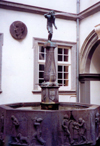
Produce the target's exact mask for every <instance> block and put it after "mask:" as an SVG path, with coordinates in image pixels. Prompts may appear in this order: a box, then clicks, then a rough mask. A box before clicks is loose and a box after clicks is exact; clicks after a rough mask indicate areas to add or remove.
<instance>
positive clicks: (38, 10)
mask: <svg viewBox="0 0 100 146" xmlns="http://www.w3.org/2000/svg"><path fill="white" fill-rule="evenodd" d="M0 8H2V9H7V10H15V11H22V12H28V13H35V14H40V15H44V14H45V13H47V12H48V11H50V10H51V9H47V8H42V7H36V6H30V5H25V4H19V3H14V2H7V1H0ZM54 11H55V12H56V13H59V14H57V16H56V18H60V19H68V20H74V21H76V19H77V14H72V13H67V12H62V11H57V10H54Z"/></svg>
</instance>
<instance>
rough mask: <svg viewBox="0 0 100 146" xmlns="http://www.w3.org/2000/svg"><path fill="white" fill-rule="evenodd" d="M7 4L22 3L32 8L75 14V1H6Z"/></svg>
mask: <svg viewBox="0 0 100 146" xmlns="http://www.w3.org/2000/svg"><path fill="white" fill-rule="evenodd" d="M6 1H9V2H16V3H22V4H27V5H32V6H38V7H43V8H49V9H54V10H59V11H65V12H70V13H76V0H59V1H58V0H51V1H50V0H24V1H23V0H6Z"/></svg>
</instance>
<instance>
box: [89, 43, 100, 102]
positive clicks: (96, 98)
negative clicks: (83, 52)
mask: <svg viewBox="0 0 100 146" xmlns="http://www.w3.org/2000/svg"><path fill="white" fill-rule="evenodd" d="M90 73H97V74H100V45H99V46H98V47H97V48H96V50H95V52H94V54H93V57H92V60H91V65H90ZM90 102H91V103H92V104H99V105H100V81H91V82H90Z"/></svg>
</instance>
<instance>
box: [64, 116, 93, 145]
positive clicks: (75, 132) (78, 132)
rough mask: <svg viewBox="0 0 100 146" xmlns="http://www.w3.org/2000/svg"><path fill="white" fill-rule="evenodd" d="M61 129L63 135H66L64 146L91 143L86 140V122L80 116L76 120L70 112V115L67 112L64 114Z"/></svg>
mask: <svg viewBox="0 0 100 146" xmlns="http://www.w3.org/2000/svg"><path fill="white" fill-rule="evenodd" d="M62 129H63V131H64V136H65V137H66V141H65V143H64V146H71V145H75V146H78V145H84V144H91V143H92V142H89V141H87V138H86V122H85V120H84V119H83V118H81V117H80V118H79V119H78V121H76V120H75V119H74V117H73V115H72V113H71V116H70V117H69V116H68V115H67V114H66V115H64V117H63V121H62Z"/></svg>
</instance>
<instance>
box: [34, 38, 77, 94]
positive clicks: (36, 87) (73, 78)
mask: <svg viewBox="0 0 100 146" xmlns="http://www.w3.org/2000/svg"><path fill="white" fill-rule="evenodd" d="M46 41H47V40H46V39H41V38H33V54H34V55H33V57H34V72H33V77H34V81H33V91H32V92H33V93H40V92H41V88H40V87H39V85H38V79H39V74H38V72H39V62H38V61H39V57H38V56H39V55H38V53H39V52H38V50H39V49H38V46H39V45H42V44H44V43H45V42H46ZM53 42H54V43H56V44H57V46H63V47H66V48H70V50H71V51H69V52H70V55H69V56H71V58H70V59H69V60H70V61H69V65H70V64H71V65H70V70H71V72H70V74H69V76H70V77H69V79H70V85H69V87H67V86H63V87H62V88H61V87H60V88H59V91H61V94H62V92H63V91H64V93H65V92H71V91H72V92H73V91H74V92H76V43H75V42H65V41H56V40H53ZM56 51H57V48H55V62H57V55H56ZM41 63H43V62H42V61H41ZM57 63H58V62H57ZM56 69H57V68H56Z"/></svg>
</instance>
